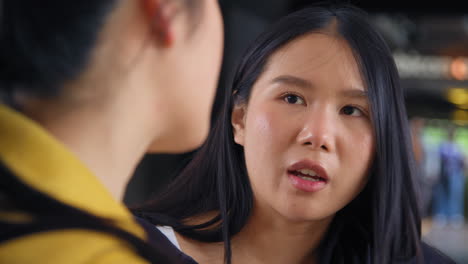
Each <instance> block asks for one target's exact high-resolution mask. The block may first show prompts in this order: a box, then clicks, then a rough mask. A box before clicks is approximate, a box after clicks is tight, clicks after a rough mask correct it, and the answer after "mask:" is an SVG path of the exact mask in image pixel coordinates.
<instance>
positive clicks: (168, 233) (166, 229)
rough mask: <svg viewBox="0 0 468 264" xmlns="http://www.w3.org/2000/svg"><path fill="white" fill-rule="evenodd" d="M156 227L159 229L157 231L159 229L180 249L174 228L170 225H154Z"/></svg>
mask: <svg viewBox="0 0 468 264" xmlns="http://www.w3.org/2000/svg"><path fill="white" fill-rule="evenodd" d="M156 228H157V229H159V231H161V233H163V234H164V235H165V236H166V237H167V239H169V241H171V243H172V244H173V245H174V246H175V247H176V248H177V249H179V250H180V251H182V250H181V249H180V245H179V242H178V241H177V237H176V236H175V233H174V229H173V228H172V227H170V226H156Z"/></svg>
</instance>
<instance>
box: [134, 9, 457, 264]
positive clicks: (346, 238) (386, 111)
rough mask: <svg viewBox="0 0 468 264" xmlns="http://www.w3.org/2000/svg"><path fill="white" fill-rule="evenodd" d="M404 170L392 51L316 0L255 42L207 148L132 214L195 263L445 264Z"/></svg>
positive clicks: (408, 163)
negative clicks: (425, 237)
mask: <svg viewBox="0 0 468 264" xmlns="http://www.w3.org/2000/svg"><path fill="white" fill-rule="evenodd" d="M413 166H414V158H413V155H412V152H411V141H410V135H409V130H408V124H407V116H406V110H405V105H404V98H403V91H402V89H401V88H400V85H399V77H398V72H397V69H396V66H395V63H394V60H393V58H392V54H391V52H390V50H389V48H388V47H387V45H386V44H385V42H384V40H383V39H382V37H381V36H380V35H379V34H378V32H377V31H376V30H375V29H374V28H373V27H372V25H371V23H370V22H369V20H368V18H367V15H366V14H365V13H364V12H362V11H361V10H359V9H357V8H355V7H352V6H349V5H318V6H315V7H309V8H305V9H303V10H300V11H297V12H295V13H292V14H290V15H288V16H286V17H284V18H283V19H281V20H280V21H279V22H277V23H276V24H274V25H273V26H272V27H271V28H270V29H269V30H267V31H266V32H265V33H264V34H262V35H261V36H260V37H259V38H258V39H257V40H256V42H255V43H254V44H253V45H252V47H251V48H250V49H249V50H248V52H247V53H246V55H245V56H244V58H243V60H242V62H241V64H240V66H239V68H238V71H237V74H236V76H235V79H234V83H233V86H232V90H231V91H228V92H227V93H226V97H225V98H224V105H223V108H222V111H221V113H220V114H219V116H217V119H216V121H215V123H214V127H213V128H212V130H211V132H210V134H209V137H208V140H207V142H206V143H205V144H204V145H203V147H202V148H201V149H200V150H199V152H198V153H197V154H196V155H195V157H194V159H193V160H192V161H191V163H189V165H188V166H187V167H186V168H185V169H184V171H183V172H182V173H181V174H180V175H179V176H177V178H176V179H175V180H174V181H173V182H172V183H171V184H170V185H169V187H168V188H167V189H166V190H165V191H164V192H162V193H161V194H159V195H158V196H157V197H156V198H155V199H154V200H152V201H151V202H149V203H147V204H146V205H144V206H141V207H139V208H135V210H134V212H135V213H136V215H138V216H139V217H141V218H143V219H146V220H147V221H148V222H150V223H152V224H153V225H156V227H157V229H156V227H155V232H160V233H164V234H165V235H166V236H167V237H168V239H169V241H171V243H172V244H173V245H174V247H176V248H178V249H179V250H180V251H181V254H186V255H189V256H191V257H193V258H194V259H195V260H196V261H198V262H199V263H204V264H206V263H223V262H226V263H250V264H253V263H270V264H271V263H288V264H292V263H379V264H381V263H384V264H387V263H431V262H432V263H445V262H447V263H449V261H450V260H448V259H446V258H445V257H444V256H443V255H442V254H440V253H438V252H437V251H436V250H434V249H432V248H430V247H428V246H427V245H424V244H423V243H422V242H421V237H420V217H419V214H418V206H417V200H416V196H415V190H414V183H413V174H414V168H413ZM174 231H175V232H174ZM182 252H183V253H182Z"/></svg>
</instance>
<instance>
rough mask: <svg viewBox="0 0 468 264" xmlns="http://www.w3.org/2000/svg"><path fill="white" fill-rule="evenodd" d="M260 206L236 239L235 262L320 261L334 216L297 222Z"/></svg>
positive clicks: (298, 262) (234, 241) (296, 263)
mask: <svg viewBox="0 0 468 264" xmlns="http://www.w3.org/2000/svg"><path fill="white" fill-rule="evenodd" d="M267 211H271V210H262V209H259V208H256V209H255V210H253V212H252V216H251V218H250V220H249V221H248V222H247V224H246V226H245V227H244V228H243V229H242V231H241V232H240V233H239V234H238V235H236V236H235V237H234V238H233V240H232V247H233V256H234V258H233V260H234V261H235V262H234V263H271V264H273V263H278V264H279V263H295V264H302V263H308V264H310V263H316V261H317V248H318V246H319V244H320V242H321V240H322V239H323V237H324V235H325V233H326V231H327V229H328V226H329V224H330V222H331V219H332V218H330V219H326V220H321V221H314V222H312V221H308V222H303V221H293V220H288V219H285V218H283V217H282V216H280V215H278V214H277V213H276V212H267Z"/></svg>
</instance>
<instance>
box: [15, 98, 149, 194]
mask: <svg viewBox="0 0 468 264" xmlns="http://www.w3.org/2000/svg"><path fill="white" fill-rule="evenodd" d="M23 106H24V107H23V109H22V110H23V112H24V114H26V115H27V116H29V117H30V118H32V119H33V120H35V121H36V122H38V123H39V124H41V125H42V126H43V127H44V128H45V129H47V130H48V131H49V132H50V133H51V134H52V135H53V136H54V137H55V138H57V139H58V140H59V141H60V142H62V143H63V144H64V145H65V146H66V147H67V148H68V149H69V150H70V151H71V152H72V153H74V154H75V155H76V156H77V157H78V158H79V159H80V160H81V161H82V162H83V163H84V164H85V166H87V167H88V168H89V169H90V170H91V171H92V172H93V173H94V174H95V175H96V176H97V178H98V179H99V180H100V181H101V182H102V183H103V184H104V186H105V187H106V188H107V189H108V190H109V191H110V193H111V194H112V196H113V197H114V198H115V199H117V200H119V201H121V200H122V198H123V195H124V191H125V187H126V184H127V183H128V181H129V179H130V178H131V176H132V175H133V171H134V169H135V167H136V166H137V165H138V162H139V161H140V159H141V158H142V156H143V155H144V154H145V152H146V149H147V148H148V146H149V144H150V143H151V141H152V139H153V138H151V135H150V133H148V129H146V130H145V128H147V127H145V122H146V126H147V123H148V119H146V120H145V119H144V116H145V115H142V114H135V115H133V114H129V113H128V112H131V111H128V107H125V105H122V104H117V103H115V104H114V103H112V104H106V103H105V102H102V101H101V102H95V104H94V105H92V104H91V105H88V104H85V105H79V104H78V105H67V104H64V103H63V102H56V101H53V102H52V101H51V102H45V101H35V100H32V101H28V102H27V104H24V105H23ZM137 107H138V106H135V108H137ZM124 109H126V111H124ZM136 112H138V109H135V113H136ZM145 131H146V132H145Z"/></svg>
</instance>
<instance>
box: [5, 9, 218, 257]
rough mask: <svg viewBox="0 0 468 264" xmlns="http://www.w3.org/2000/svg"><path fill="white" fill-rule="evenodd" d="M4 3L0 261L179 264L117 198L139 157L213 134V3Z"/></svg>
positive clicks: (187, 146) (191, 146)
mask: <svg viewBox="0 0 468 264" xmlns="http://www.w3.org/2000/svg"><path fill="white" fill-rule="evenodd" d="M0 9H1V10H0V11H1V14H0V45H1V47H0V95H1V102H0V194H1V196H0V199H1V200H0V206H1V207H0V210H1V211H0V224H1V226H0V263H147V262H153V263H177V261H176V260H174V259H173V256H169V255H167V254H166V252H165V250H164V249H161V248H157V247H156V248H154V247H150V245H149V243H147V239H148V238H147V235H146V233H145V232H144V230H143V228H142V227H140V226H139V225H138V224H137V223H136V222H135V221H134V219H133V217H132V215H131V214H130V212H129V211H128V210H127V209H126V208H125V207H124V205H123V204H122V203H121V202H120V200H121V199H122V195H123V192H124V188H125V186H126V183H127V181H128V180H129V178H130V176H131V175H132V174H133V170H134V168H135V167H136V165H137V164H138V162H139V161H140V159H141V158H142V156H143V155H144V154H145V152H146V151H148V150H151V151H155V152H162V151H164V152H182V151H187V150H191V149H194V148H196V147H197V146H199V145H200V144H201V143H202V142H203V140H204V139H205V137H206V135H207V133H208V129H209V116H210V110H211V103H212V100H213V97H214V94H215V88H216V85H217V79H218V74H219V69H220V64H221V57H222V40H223V32H222V22H221V16H220V12H219V7H218V4H217V1H215V0H134V1H124V0H99V1H95V0H92V1H91V0H85V1H58V0H55V1H54V0H44V1H32V0H2V1H0Z"/></svg>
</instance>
